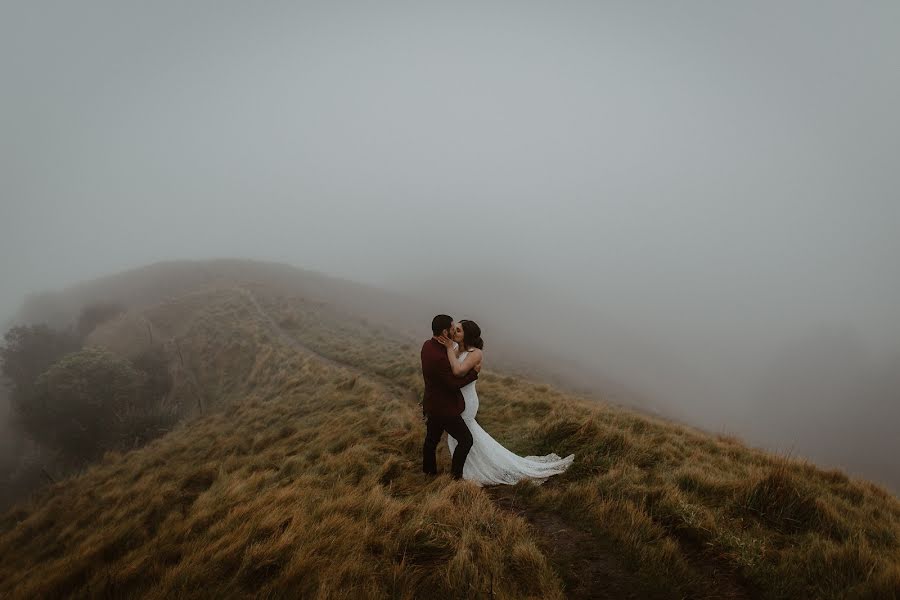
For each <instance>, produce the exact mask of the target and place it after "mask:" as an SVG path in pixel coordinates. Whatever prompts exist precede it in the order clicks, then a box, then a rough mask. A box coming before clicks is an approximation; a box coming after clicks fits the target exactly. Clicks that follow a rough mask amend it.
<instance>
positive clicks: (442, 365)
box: [422, 338, 478, 417]
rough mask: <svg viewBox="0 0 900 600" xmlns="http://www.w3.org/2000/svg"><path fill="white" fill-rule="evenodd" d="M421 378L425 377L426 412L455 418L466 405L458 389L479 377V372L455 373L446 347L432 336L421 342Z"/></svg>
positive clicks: (424, 403) (423, 404)
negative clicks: (458, 374)
mask: <svg viewBox="0 0 900 600" xmlns="http://www.w3.org/2000/svg"><path fill="white" fill-rule="evenodd" d="M422 377H423V378H424V379H425V398H424V399H423V400H422V408H423V410H424V411H425V414H426V415H434V416H436V417H455V416H458V415H461V414H462V411H463V410H464V409H465V408H466V402H465V400H463V396H462V392H460V391H459V388H461V387H465V386H466V385H467V384H469V383H472V382H473V381H475V380H476V379H478V373H476V372H475V369H472V370H471V371H469V372H468V373H466V374H465V375H463V376H462V377H457V376H456V375H454V374H453V369H451V368H450V359H449V358H448V357H447V349H446V348H445V347H444V346H443V345H441V343H440V342H438V341H437V340H436V339H434V338H431V339H430V340H427V341H426V342H425V343H424V344H422Z"/></svg>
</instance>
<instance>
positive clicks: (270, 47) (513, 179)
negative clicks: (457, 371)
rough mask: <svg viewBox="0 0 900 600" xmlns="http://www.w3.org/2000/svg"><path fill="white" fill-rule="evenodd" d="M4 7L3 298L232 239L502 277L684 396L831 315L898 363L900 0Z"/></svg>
mask: <svg viewBox="0 0 900 600" xmlns="http://www.w3.org/2000/svg"><path fill="white" fill-rule="evenodd" d="M0 7H2V13H0V86H2V94H0V202H2V204H0V254H2V256H3V257H4V258H3V263H2V272H0V276H2V288H0V315H8V314H9V313H10V312H11V311H13V310H14V309H15V308H16V307H17V306H18V305H19V303H20V302H21V300H22V298H23V295H24V294H25V293H27V292H31V291H36V290H42V289H46V288H56V287H60V286H62V285H65V284H68V283H72V282H76V281H79V280H82V279H84V278H86V277H93V276H97V275H102V274H106V273H108V272H111V271H116V270H120V269H125V268H128V267H132V266H137V265H141V264H144V263H147V262H152V261H157V260H161V259H173V258H202V257H213V256H234V257H250V258H261V259H273V260H280V261H286V262H290V263H293V264H297V265H299V266H303V267H307V268H313V269H317V270H322V271H326V272H329V273H332V274H335V275H339V276H344V277H347V278H351V279H356V280H361V281H364V282H370V283H377V284H381V285H386V286H390V287H394V288H401V289H404V290H409V291H412V292H421V291H423V290H422V289H421V287H422V286H423V285H425V284H426V283H425V282H435V281H436V280H439V279H444V280H445V281H447V280H449V281H450V283H451V284H452V286H455V288H456V289H457V290H465V294H466V296H467V297H471V296H475V297H477V296H478V294H479V289H478V286H474V289H473V286H472V285H467V284H466V277H467V276H471V277H473V278H475V279H474V280H477V281H478V283H479V285H484V286H491V285H494V286H500V285H502V280H504V279H506V278H510V279H512V280H514V281H515V282H516V284H515V285H517V286H521V288H520V289H525V290H535V292H536V293H539V294H542V295H543V296H542V297H548V298H556V299H559V300H560V301H561V302H564V303H565V304H566V305H577V306H578V307H580V310H583V311H584V313H580V314H586V315H595V316H596V318H597V323H603V322H608V323H616V324H617V326H618V327H621V328H623V329H624V330H628V331H633V332H634V335H635V337H636V338H640V339H641V340H645V341H646V343H649V344H652V345H653V346H654V348H656V350H655V351H659V352H661V353H662V355H663V356H669V357H672V360H673V361H677V364H678V365H680V366H679V367H678V370H679V372H681V373H682V377H683V378H684V379H685V380H688V379H689V380H690V381H691V384H692V385H693V386H694V387H691V388H690V389H689V390H688V389H687V388H685V389H682V390H680V392H679V391H676V390H675V389H674V388H672V386H668V385H667V382H665V381H662V382H656V383H654V386H651V387H652V388H653V389H652V390H651V391H652V392H654V393H658V394H665V393H666V391H667V389H668V390H670V391H671V395H672V396H673V397H675V398H677V400H678V401H685V402H686V401H687V398H688V397H689V396H695V395H698V394H699V395H703V394H708V395H709V396H710V397H714V398H717V399H720V400H721V401H722V402H725V403H731V404H730V406H738V405H740V406H741V407H742V408H741V410H744V409H746V407H747V406H753V405H752V403H751V404H749V405H748V404H747V402H748V400H747V399H748V398H749V397H750V396H752V395H753V394H755V393H757V392H756V391H752V392H751V391H750V390H757V391H758V387H754V386H755V385H756V383H755V382H757V380H758V378H759V376H760V375H759V374H760V371H761V370H766V369H769V367H770V366H771V365H773V364H775V365H777V364H778V363H779V362H780V361H781V360H782V358H783V357H785V356H787V355H790V354H791V353H792V352H794V351H793V350H791V348H797V347H798V345H799V347H815V346H816V344H817V342H815V340H817V339H819V338H818V337H817V336H825V337H827V338H828V339H829V340H837V339H849V340H852V344H855V345H856V346H854V347H858V348H860V350H859V353H857V354H854V356H857V355H865V356H867V357H869V358H866V359H860V360H861V362H862V363H863V364H865V365H866V366H867V368H872V369H876V370H877V369H881V370H882V371H884V372H888V371H890V370H891V368H892V367H891V366H890V365H893V364H894V363H892V362H891V361H892V360H893V357H895V356H900V354H894V352H895V350H896V348H897V347H898V340H900V266H898V265H900V116H898V110H900V109H898V107H900V3H898V2H896V1H893V0H885V1H882V2H879V1H868V2H865V3H852V2H829V1H823V0H815V1H791V2H783V1H777V2H775V1H773V2H762V1H755V2H740V3H739V2H714V1H709V2H679V3H675V2H637V1H634V0H629V1H623V2H600V1H593V2H543V3H536V2H476V3H466V2H454V3H447V2H440V3H439V2H409V3H389V2H377V3H375V2H372V3H360V4H354V3H349V2H322V3H305V2H265V3H250V2H240V3H238V2H225V1H216V2H162V1H157V2H143V3H137V2H122V1H115V2H88V1H81V2H41V1H35V0H28V1H16V2H10V1H7V0H2V1H0ZM429 285H430V284H429ZM491 297H492V298H494V297H495V296H491ZM502 301H503V302H509V303H516V302H517V298H516V296H515V295H510V296H508V297H506V298H504V299H503V300H502ZM561 306H562V304H560V305H558V306H557V305H554V304H553V303H552V302H551V303H548V304H547V305H546V311H545V312H544V311H542V312H541V313H539V314H532V315H531V319H533V320H534V321H536V322H539V323H543V325H544V329H541V331H544V332H546V335H548V336H551V337H552V332H553V325H554V323H555V322H556V321H555V320H556V319H557V318H558V315H559V312H560V310H562V308H560V307H561ZM493 308H494V309H496V308H497V307H496V306H494V307H493ZM589 318H590V317H589ZM569 325H571V324H569ZM569 328H570V329H571V326H570V327H569ZM563 329H565V328H563ZM594 333H595V332H594ZM592 334H593V333H592ZM810 340H812V341H810ZM548 343H549V344H564V343H569V339H563V338H560V339H556V340H552V339H551V340H549V341H548ZM642 343H644V342H642ZM852 344H851V345H852ZM609 360H610V361H613V362H614V358H610V359H609ZM609 364H612V365H613V366H612V367H611V368H612V369H613V370H618V369H620V367H619V366H618V365H615V364H613V363H609ZM672 364H675V362H673V363H672ZM876 364H877V365H878V366H877V367H875V366H873V365H876ZM681 365H683V369H682V367H681ZM632 367H633V368H632V369H631V370H630V371H629V369H628V367H627V366H624V362H623V366H621V370H622V371H623V372H625V371H629V373H628V377H631V378H634V377H635V376H639V374H638V375H635V373H638V371H639V370H640V369H645V370H646V365H641V366H640V369H639V368H638V367H635V366H634V365H633V364H632ZM812 371H813V372H816V371H815V369H814V368H813V369H812ZM882 371H879V372H882ZM647 378H648V380H649V379H652V378H653V374H652V373H648V374H647ZM886 389H887V388H886ZM896 392H897V389H896V388H890V389H889V393H890V394H894V395H896V396H897V397H898V398H900V394H896ZM679 394H680V396H681V397H679ZM741 403H743V404H741ZM738 412H740V411H738Z"/></svg>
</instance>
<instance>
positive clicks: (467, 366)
mask: <svg viewBox="0 0 900 600" xmlns="http://www.w3.org/2000/svg"><path fill="white" fill-rule="evenodd" d="M448 350H449V348H448ZM448 354H449V352H448ZM449 358H450V368H451V369H453V374H454V375H456V376H457V377H459V376H460V375H465V374H466V373H468V372H469V371H471V370H472V369H473V368H475V365H477V364H478V363H480V362H481V358H482V353H481V350H479V349H477V348H476V349H474V350H472V351H470V352H469V355H468V356H467V357H466V359H465V360H464V361H462V362H459V361H458V360H456V357H455V356H449Z"/></svg>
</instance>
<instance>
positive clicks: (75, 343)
mask: <svg viewBox="0 0 900 600" xmlns="http://www.w3.org/2000/svg"><path fill="white" fill-rule="evenodd" d="M3 339H4V342H5V345H4V346H3V348H0V372H2V375H3V376H4V377H5V378H6V380H7V381H8V382H9V387H10V391H11V400H12V404H13V405H14V406H15V405H17V404H19V403H20V402H22V401H23V400H24V399H25V398H27V397H28V396H30V395H31V394H32V393H33V385H34V381H35V380H36V379H37V377H38V376H39V375H40V374H41V373H43V372H44V371H46V370H47V368H48V367H50V365H52V364H53V363H54V362H56V361H57V360H59V359H60V358H61V357H63V356H65V355H66V354H69V353H70V352H74V351H75V350H77V349H78V348H79V347H81V342H80V340H79V339H78V336H76V335H74V334H73V333H71V332H69V331H57V330H55V329H51V328H50V327H48V326H46V325H30V326H20V327H13V328H12V329H10V330H9V331H7V332H6V335H5V336H4V338H3Z"/></svg>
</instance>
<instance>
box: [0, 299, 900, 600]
mask: <svg viewBox="0 0 900 600" xmlns="http://www.w3.org/2000/svg"><path fill="white" fill-rule="evenodd" d="M148 324H149V325H148ZM151 337H154V338H155V339H157V340H159V339H163V340H165V343H166V348H167V352H168V353H169V356H170V358H171V360H172V365H173V370H175V371H176V372H177V373H178V376H177V377H176V386H175V391H174V393H173V398H172V401H173V402H178V403H179V405H180V406H182V407H183V414H184V416H185V421H183V423H182V424H181V425H180V426H178V427H177V428H176V429H175V430H173V431H171V432H170V433H169V434H167V435H165V436H164V437H162V438H160V439H157V440H155V441H154V442H152V443H150V444H149V445H147V446H146V447H144V448H141V449H138V450H134V451H131V452H128V453H125V454H108V455H107V456H106V457H105V458H104V460H103V461H102V463H101V464H98V465H96V466H94V467H93V468H91V469H89V470H88V471H87V472H85V473H84V474H82V475H80V476H78V477H74V478H72V479H70V480H67V481H63V482H60V483H57V484H55V485H53V486H52V487H49V488H47V489H46V490H44V491H43V492H42V493H41V494H39V495H38V496H37V497H35V498H34V499H33V500H32V501H30V502H28V503H26V504H22V505H19V506H17V507H15V508H14V509H12V510H10V511H9V512H7V513H6V514H5V515H4V516H3V517H2V519H0V555H2V556H4V561H2V563H0V596H2V597H21V598H35V597H55V596H63V595H72V596H75V597H95V596H112V597H132V596H145V597H159V598H172V597H184V596H204V597H226V596H229V595H230V596H234V595H242V594H249V595H253V596H259V597H286V598H293V597H298V596H299V597H318V598H338V597H396V598H414V597H486V598H490V597H493V598H528V597H531V598H560V597H601V598H602V597H608V598H685V597H690V598H743V597H748V598H749V597H763V598H848V597H851V598H852V597H856V598H894V597H896V591H897V590H898V589H900V502H898V501H897V499H896V498H894V497H893V496H891V495H890V494H888V493H887V492H885V491H884V490H883V489H882V488H880V487H878V486H875V485H873V484H870V483H868V482H864V481H858V480H853V479H850V478H848V477H847V476H846V475H844V474H843V473H840V472H837V471H823V470H820V469H818V468H816V467H815V466H813V465H810V464H807V463H804V462H801V461H794V460H788V459H785V458H781V457H776V456H772V455H768V454H765V453H763V452H760V451H756V450H752V449H749V448H747V447H746V446H744V445H743V444H741V443H740V441H738V440H735V439H730V438H724V437H717V436H711V435H708V434H705V433H703V432H700V431H696V430H693V429H690V428H687V427H684V426H681V425H677V424H673V423H669V422H665V421H661V420H658V419H655V418H651V417H647V416H644V415H640V414H637V413H633V412H630V411H626V410H624V409H622V408H619V407H615V406H611V405H606V404H602V403H598V402H592V401H588V400H585V399H582V398H578V397H574V396H572V395H569V394H566V393H563V392H561V391H559V390H556V389H553V388H551V387H549V386H546V385H543V384H541V383H540V382H532V381H526V380H523V379H520V378H516V377H511V376H505V375H504V374H502V373H497V372H493V371H490V370H488V371H487V372H485V373H484V374H483V376H482V378H481V380H480V382H479V384H478V385H479V394H480V396H481V398H482V406H481V409H480V412H479V421H480V422H481V423H482V424H483V425H484V426H485V428H486V429H488V431H490V432H491V433H492V434H493V435H494V436H495V437H497V438H498V439H499V440H500V441H501V442H503V443H504V444H505V445H506V446H507V447H509V448H510V449H512V450H514V451H517V452H520V453H529V454H541V453H546V452H551V451H555V452H557V453H559V454H561V455H564V454H568V453H570V452H574V453H575V454H576V462H575V465H574V466H573V468H572V469H570V471H569V472H567V473H566V474H564V475H562V476H559V477H556V478H554V479H552V480H550V482H548V483H547V484H545V485H543V486H540V487H534V486H531V485H528V484H523V485H518V486H515V487H512V488H496V489H481V488H477V487H475V486H473V485H471V484H467V483H465V482H463V483H454V482H452V481H450V480H449V479H448V478H447V477H445V476H444V477H441V478H439V479H437V480H435V481H430V480H426V479H425V478H424V477H423V476H422V475H420V474H419V458H420V448H421V441H422V437H423V431H424V427H423V424H422V421H421V419H420V417H419V409H418V406H417V404H416V397H417V395H418V394H419V393H420V391H421V381H420V378H419V375H418V364H417V354H418V344H417V343H415V342H413V341H411V340H410V339H409V337H408V336H407V335H402V334H397V333H394V332H392V331H391V330H390V329H389V328H387V327H384V326H381V325H380V324H379V323H372V322H367V321H364V320H362V319H357V318H353V317H352V316H349V315H348V314H347V313H346V312H344V311H339V310H336V309H335V307H334V306H333V305H330V304H328V303H326V302H323V301H321V300H311V299H310V298H309V297H308V295H303V296H300V295H296V294H292V293H291V292H290V291H286V290H284V289H276V288H273V287H271V286H267V285H265V284H261V283H259V282H257V283H256V284H253V283H250V282H249V281H248V282H245V283H240V282H238V283H235V282H234V281H229V282H228V284H227V285H224V286H222V287H219V288H217V289H207V290H206V291H204V292H202V293H194V294H187V295H182V296H179V297H177V298H172V299H170V300H167V301H164V302H162V303H160V304H156V305H154V306H152V307H149V308H141V309H136V310H133V311H131V312H129V313H128V314H126V315H124V316H122V317H121V318H119V319H117V320H115V321H113V322H110V323H108V324H106V325H105V326H104V327H102V328H101V329H100V330H98V331H97V332H95V333H94V335H93V336H92V338H91V339H92V342H93V343H96V344H101V345H105V346H107V347H110V348H112V349H114V350H116V351H117V352H121V353H123V354H128V353H129V352H131V351H134V347H135V345H140V344H141V343H142V342H141V340H142V339H144V338H147V339H149V338H151ZM440 460H441V463H442V469H443V470H445V471H446V470H447V467H448V464H447V463H448V457H447V455H446V449H445V448H443V447H442V449H441V456H440Z"/></svg>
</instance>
